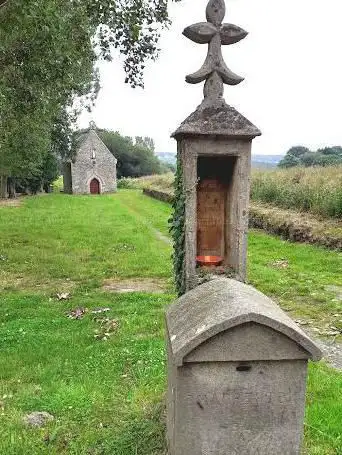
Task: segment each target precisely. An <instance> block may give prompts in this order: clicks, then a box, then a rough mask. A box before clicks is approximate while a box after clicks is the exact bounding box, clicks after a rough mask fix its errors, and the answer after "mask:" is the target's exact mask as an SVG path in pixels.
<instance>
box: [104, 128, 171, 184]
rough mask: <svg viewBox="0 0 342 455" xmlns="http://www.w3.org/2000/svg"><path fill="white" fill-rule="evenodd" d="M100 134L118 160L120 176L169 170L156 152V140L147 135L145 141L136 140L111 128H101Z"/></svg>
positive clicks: (133, 175)
mask: <svg viewBox="0 0 342 455" xmlns="http://www.w3.org/2000/svg"><path fill="white" fill-rule="evenodd" d="M98 135H99V136H100V138H101V139H102V140H103V142H104V143H105V144H106V146H107V147H108V149H109V150H110V151H111V153H112V154H113V155H114V156H115V158H116V159H117V160H118V163H117V176H118V178H122V177H141V176H143V175H151V174H161V173H163V172H167V171H168V170H169V169H168V167H167V166H166V165H165V164H164V163H162V162H161V161H160V160H159V158H158V157H157V156H156V155H155V154H154V141H153V139H151V138H148V137H145V138H144V140H143V141H140V140H139V138H136V140H135V142H134V141H133V139H132V138H130V137H124V136H121V135H120V134H119V133H118V132H115V131H109V130H99V131H98ZM137 139H138V140H137ZM140 139H141V138H140Z"/></svg>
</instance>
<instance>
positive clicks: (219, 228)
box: [197, 179, 226, 257]
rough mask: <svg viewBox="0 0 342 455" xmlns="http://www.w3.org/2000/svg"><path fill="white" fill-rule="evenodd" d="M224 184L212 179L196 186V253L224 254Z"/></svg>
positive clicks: (202, 181)
mask: <svg viewBox="0 0 342 455" xmlns="http://www.w3.org/2000/svg"><path fill="white" fill-rule="evenodd" d="M225 190H226V188H225V185H224V184H222V183H220V182H219V181H217V180H214V179H204V180H201V181H200V182H199V184H198V187H197V255H198V256H202V255H203V256H205V255H209V256H211V255H214V256H222V257H223V256H224V220H225V199H226V191H225Z"/></svg>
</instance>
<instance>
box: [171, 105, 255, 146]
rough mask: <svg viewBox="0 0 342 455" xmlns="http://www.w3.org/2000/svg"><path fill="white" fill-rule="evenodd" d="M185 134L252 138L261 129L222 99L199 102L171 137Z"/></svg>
mask: <svg viewBox="0 0 342 455" xmlns="http://www.w3.org/2000/svg"><path fill="white" fill-rule="evenodd" d="M187 135H201V136H203V135H205V136H224V137H228V138H246V139H253V138H255V137H256V136H261V131H260V130H259V129H258V128H257V127H256V126H255V125H253V123H251V122H250V121H249V120H248V119H247V118H246V117H244V116H243V115H242V114H240V112H238V111H237V110H236V109H235V108H234V107H232V106H229V105H228V104H227V103H226V102H225V101H224V100H223V99H221V100H219V101H217V102H216V103H210V104H209V103H206V102H205V100H204V101H203V102H202V104H200V105H199V106H198V107H197V109H196V110H195V112H193V113H192V114H191V115H189V117H188V118H187V119H185V120H184V122H183V123H182V124H181V125H180V127H179V128H178V129H177V130H176V131H175V132H174V133H173V134H172V137H174V138H176V139H177V138H178V137H179V136H187Z"/></svg>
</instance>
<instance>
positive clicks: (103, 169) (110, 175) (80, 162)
mask: <svg viewBox="0 0 342 455" xmlns="http://www.w3.org/2000/svg"><path fill="white" fill-rule="evenodd" d="M77 147H78V149H77V154H76V158H75V159H74V160H73V161H72V162H71V163H66V165H65V172H64V182H65V188H64V191H65V192H72V193H73V194H89V193H90V182H91V181H92V180H93V179H97V180H98V182H99V186H100V193H111V192H114V191H116V189H117V182H116V163H117V160H116V158H115V157H114V156H113V154H112V153H111V152H110V151H109V150H108V148H107V147H106V146H105V144H104V143H103V142H102V140H101V139H100V138H99V136H98V135H97V134H96V131H95V129H93V128H90V129H89V130H88V132H86V133H84V134H82V136H81V137H80V138H79V141H78V144H77Z"/></svg>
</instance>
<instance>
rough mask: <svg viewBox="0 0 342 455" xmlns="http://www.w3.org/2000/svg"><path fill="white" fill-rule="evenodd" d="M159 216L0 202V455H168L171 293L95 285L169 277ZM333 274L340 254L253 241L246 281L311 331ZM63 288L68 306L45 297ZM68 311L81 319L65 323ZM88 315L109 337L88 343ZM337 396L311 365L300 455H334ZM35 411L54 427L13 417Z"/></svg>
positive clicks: (258, 236)
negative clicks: (104, 320) (111, 326)
mask: <svg viewBox="0 0 342 455" xmlns="http://www.w3.org/2000/svg"><path fill="white" fill-rule="evenodd" d="M169 214H170V207H169V206H168V205H167V204H164V203H161V202H159V201H154V200H152V199H150V198H147V197H144V196H143V195H141V194H140V193H137V192H134V191H121V192H119V193H118V194H116V195H113V196H101V197H87V196H83V197H76V196H67V195H51V196H46V197H34V198H28V199H26V200H25V201H24V203H23V205H22V206H21V207H0V233H1V235H0V291H1V296H0V300H1V302H0V343H1V349H0V365H1V370H0V454H6V455H12V454H13V455H27V454H49V455H50V454H52V455H53V454H77V455H79V454H82V455H83V454H84V455H85V454H87V455H88V454H92V455H93V454H94V455H100V454H101V455H109V454H110V455H163V454H164V449H165V447H164V423H163V413H164V410H163V399H164V398H163V397H164V391H165V386H166V385H165V352H164V335H163V332H164V329H163V313H164V307H165V305H167V304H169V303H170V302H171V301H172V300H173V298H174V296H173V295H169V294H167V293H165V294H161V295H150V294H143V293H129V294H116V293H109V292H104V291H103V290H102V289H101V285H102V283H103V280H104V279H106V278H113V277H114V278H115V277H117V278H127V277H163V278H166V279H170V278H171V261H170V253H171V248H170V245H169V244H167V243H166V242H164V241H163V240H162V239H160V238H158V237H157V236H156V231H159V232H161V233H162V234H163V235H164V236H167V235H168V233H167V219H168V217H169ZM279 261H283V262H282V264H286V266H285V267H283V266H279V264H280V263H281V262H279ZM284 261H285V262H284ZM340 271H341V255H339V254H337V253H334V252H331V251H325V250H323V249H318V248H314V247H311V246H306V245H291V244H289V243H287V242H282V241H281V240H279V239H276V238H273V237H270V236H267V235H265V234H262V233H258V232H252V233H251V234H250V247H249V279H250V281H251V282H252V283H253V284H255V285H256V286H257V287H258V288H259V289H260V290H262V291H264V292H265V293H267V294H269V295H272V296H273V297H274V298H276V299H277V300H278V301H279V302H280V303H281V304H282V305H283V306H284V307H285V308H286V309H287V310H289V311H291V312H292V314H293V315H297V316H298V317H303V318H304V317H306V318H310V319H312V320H313V321H315V324H316V323H317V325H318V326H319V327H322V328H323V327H324V325H325V324H326V323H328V324H331V323H334V324H337V323H338V318H337V316H334V315H336V314H340V313H341V305H340V304H339V303H338V301H334V297H335V296H334V295H333V293H331V292H330V291H327V289H326V286H327V285H339V284H341V283H339V280H340V277H341V273H340ZM64 290H69V291H70V292H71V295H72V297H71V299H70V300H69V301H58V300H57V299H56V298H54V295H55V293H56V292H57V291H64ZM76 307H84V308H88V310H89V311H88V312H87V313H86V314H85V315H84V317H83V318H82V319H80V320H75V319H70V318H68V317H67V311H69V310H70V309H73V308H76ZM98 307H108V308H110V311H109V312H108V313H106V316H107V317H108V318H110V319H114V320H115V321H117V323H118V328H117V330H116V331H114V333H113V334H112V335H111V336H110V337H109V338H108V339H107V340H106V341H103V340H102V341H100V340H98V339H96V338H95V336H94V335H96V333H97V332H96V331H98V330H99V327H100V326H99V322H97V321H96V320H95V319H94V315H93V314H92V313H91V310H92V309H94V308H98ZM324 318H325V320H326V321H327V322H323V323H322V321H321V320H322V319H324ZM339 319H342V317H340V316H339ZM341 394H342V375H341V373H339V372H337V371H334V370H332V369H330V368H328V367H326V366H325V365H324V364H318V365H311V366H310V375H309V386H308V394H307V397H308V400H307V416H306V428H305V449H304V453H305V454H307V455H332V454H334V455H337V454H339V455H341V453H342V440H341V436H340V432H341V421H342V407H341V402H340V397H341ZM37 410H44V411H48V412H50V413H51V414H53V415H54V416H55V420H54V422H52V423H51V424H49V425H48V426H47V427H46V428H44V429H27V428H26V427H25V426H24V425H23V424H22V416H23V415H24V414H25V413H28V412H31V411H37Z"/></svg>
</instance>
